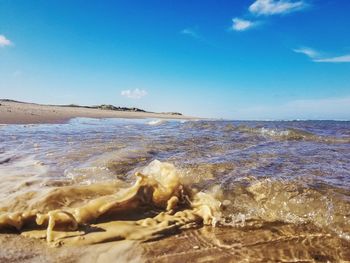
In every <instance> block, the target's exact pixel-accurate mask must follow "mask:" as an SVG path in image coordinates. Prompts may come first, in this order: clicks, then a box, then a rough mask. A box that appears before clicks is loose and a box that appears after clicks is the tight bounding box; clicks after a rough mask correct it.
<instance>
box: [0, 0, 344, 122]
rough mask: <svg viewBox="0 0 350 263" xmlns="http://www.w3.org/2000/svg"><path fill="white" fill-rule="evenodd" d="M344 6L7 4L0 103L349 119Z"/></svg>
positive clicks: (302, 2)
mask: <svg viewBox="0 0 350 263" xmlns="http://www.w3.org/2000/svg"><path fill="white" fill-rule="evenodd" d="M349 12H350V2H349V1H348V0H337V1H333V0H332V1H331V0H329V1H328V0H293V1H292V0H242V1H236V0H211V1H209V0H205V1H199V0H186V1H185V0H183V1H182V0H178V1H174V0H172V1H170V0H158V1H156V0H148V1H141V0H140V1H133V0H120V1H117V0H116V1H97V0H96V1H93V0H91V1H83V0H81V1H78V0H60V1H58V0H36V1H30V0H23V1H19V0H0V98H11V99H17V100H23V101H33V102H39V103H55V104H69V103H76V104H89V105H91V104H102V103H108V104H114V105H118V106H136V107H140V108H144V109H146V110H151V111H161V112H163V111H180V112H183V113H185V114H187V115H195V116H203V117H218V118H228V119H350V17H349Z"/></svg>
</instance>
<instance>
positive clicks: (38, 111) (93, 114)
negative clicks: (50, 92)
mask: <svg viewBox="0 0 350 263" xmlns="http://www.w3.org/2000/svg"><path fill="white" fill-rule="evenodd" d="M77 117H85V118H128V119H143V118H159V119H195V118H194V117H189V116H183V115H174V114H167V113H152V112H132V111H115V110H103V109H92V108H84V107H69V106H59V105H43V104H35V103H26V102H15V101H6V100H0V123H1V124H35V123H64V122H67V121H68V120H70V119H72V118H77Z"/></svg>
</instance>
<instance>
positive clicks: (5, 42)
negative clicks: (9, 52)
mask: <svg viewBox="0 0 350 263" xmlns="http://www.w3.org/2000/svg"><path fill="white" fill-rule="evenodd" d="M11 45H12V42H11V41H10V40H9V39H7V38H6V37H5V36H4V35H0V47H6V46H11Z"/></svg>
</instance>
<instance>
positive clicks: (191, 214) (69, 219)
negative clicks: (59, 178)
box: [0, 160, 221, 246]
mask: <svg viewBox="0 0 350 263" xmlns="http://www.w3.org/2000/svg"><path fill="white" fill-rule="evenodd" d="M65 188H67V187H60V188H55V189H53V190H52V191H51V192H48V193H46V194H45V195H44V196H42V197H41V200H38V201H37V203H36V204H34V205H33V204H31V205H30V206H27V207H25V206H22V207H24V208H23V210H22V211H7V212H5V213H3V214H0V229H4V228H15V229H17V230H18V231H20V232H21V233H22V234H23V235H24V236H28V237H34V238H43V239H46V240H47V242H49V243H50V244H51V245H54V246H57V245H62V244H94V243H100V242H105V241H111V240H123V239H129V240H141V241H145V240H150V239H154V238H159V237H162V236H164V235H168V234H169V233H172V232H174V231H179V230H180V229H183V228H189V227H192V226H200V225H202V224H207V225H215V224H216V222H217V221H218V220H219V218H220V216H221V212H220V207H221V202H220V201H218V200H217V199H216V198H215V196H214V195H212V194H209V193H204V192H195V191H192V190H191V189H190V187H189V186H187V185H184V184H183V183H182V180H181V175H180V173H179V171H178V170H177V169H176V168H175V166H174V165H172V164H170V163H166V162H160V161H157V160H155V161H153V162H151V163H150V164H149V165H148V166H147V167H145V168H144V169H143V170H142V171H141V172H138V173H136V181H135V183H134V184H133V185H132V186H130V187H128V188H121V189H120V188H116V191H115V192H113V193H111V194H108V192H109V191H106V189H105V186H104V185H103V184H101V185H100V186H99V185H89V186H83V187H82V186H70V187H69V188H70V189H68V191H67V189H65ZM88 188H89V189H88ZM67 192H69V193H70V194H69V195H67ZM53 193H54V194H53ZM73 193H74V194H73ZM99 193H102V195H101V196H99ZM106 193H107V194H106ZM84 194H87V196H86V198H88V196H91V195H93V196H97V197H95V198H93V199H90V200H88V201H86V202H80V203H78V204H79V205H71V206H70V205H63V204H62V205H61V206H60V205H57V206H56V207H54V209H50V210H48V211H47V207H48V204H50V203H52V202H53V200H51V199H52V198H56V199H58V200H64V201H65V204H74V203H75V202H74V198H79V199H80V200H81V199H84ZM69 199H71V200H69ZM57 203H59V202H57ZM33 207H34V208H33Z"/></svg>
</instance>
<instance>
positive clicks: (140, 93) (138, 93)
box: [120, 89, 147, 99]
mask: <svg viewBox="0 0 350 263" xmlns="http://www.w3.org/2000/svg"><path fill="white" fill-rule="evenodd" d="M120 94H121V95H122V96H124V97H127V98H129V99H141V98H142V97H144V96H146V95H147V91H145V90H143V89H134V90H130V89H128V90H123V91H122V92H121V93H120Z"/></svg>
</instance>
